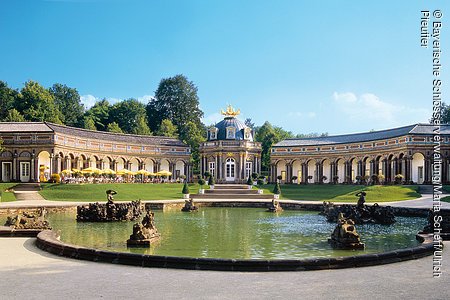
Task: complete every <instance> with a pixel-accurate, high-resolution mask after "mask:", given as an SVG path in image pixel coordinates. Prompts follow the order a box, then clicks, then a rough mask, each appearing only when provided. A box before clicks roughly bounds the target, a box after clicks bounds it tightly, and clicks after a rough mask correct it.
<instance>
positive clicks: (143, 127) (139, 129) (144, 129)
mask: <svg viewBox="0 0 450 300" xmlns="http://www.w3.org/2000/svg"><path fill="white" fill-rule="evenodd" d="M133 133H134V134H140V135H152V131H151V130H150V128H149V127H148V125H147V119H146V117H145V116H139V117H137V121H136V126H135V127H134V128H133Z"/></svg>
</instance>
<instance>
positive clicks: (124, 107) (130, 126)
mask: <svg viewBox="0 0 450 300" xmlns="http://www.w3.org/2000/svg"><path fill="white" fill-rule="evenodd" d="M145 117H146V111H145V105H144V104H143V103H141V102H139V101H137V100H136V99H132V98H131V99H128V100H124V101H120V102H117V103H116V104H114V105H113V106H112V108H111V110H110V112H109V121H110V122H116V123H117V124H119V126H120V128H122V130H123V131H124V132H125V133H135V132H136V128H137V123H138V121H139V119H141V118H145Z"/></svg>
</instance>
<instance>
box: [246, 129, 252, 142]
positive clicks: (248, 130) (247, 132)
mask: <svg viewBox="0 0 450 300" xmlns="http://www.w3.org/2000/svg"><path fill="white" fill-rule="evenodd" d="M250 138H251V132H250V128H245V132H244V139H246V140H249V139H250Z"/></svg>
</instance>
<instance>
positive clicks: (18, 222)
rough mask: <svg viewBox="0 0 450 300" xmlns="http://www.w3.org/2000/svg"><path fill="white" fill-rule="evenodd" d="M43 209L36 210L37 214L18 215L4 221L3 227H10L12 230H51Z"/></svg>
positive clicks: (25, 213)
mask: <svg viewBox="0 0 450 300" xmlns="http://www.w3.org/2000/svg"><path fill="white" fill-rule="evenodd" d="M46 213H47V212H46V210H45V208H43V207H41V208H39V209H38V212H37V214H33V213H30V212H22V213H18V214H17V215H15V216H14V217H8V218H7V219H6V223H5V226H10V227H12V228H14V229H52V227H51V226H50V224H49V223H48V221H47V220H45V215H46Z"/></svg>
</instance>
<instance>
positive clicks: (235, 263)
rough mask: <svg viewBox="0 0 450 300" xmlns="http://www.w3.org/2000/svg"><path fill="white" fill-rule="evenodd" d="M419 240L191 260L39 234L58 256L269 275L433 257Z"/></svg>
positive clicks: (427, 243) (427, 242)
mask: <svg viewBox="0 0 450 300" xmlns="http://www.w3.org/2000/svg"><path fill="white" fill-rule="evenodd" d="M417 238H418V239H419V240H420V241H423V243H422V244H421V245H419V246H417V247H413V248H407V249H400V250H395V251H389V252H384V253H378V254H364V255H356V256H348V257H336V258H312V259H298V260H295V259H286V260H283V259H277V260H258V259H218V258H190V257H174V256H157V255H144V254H135V253H125V252H112V251H105V250H96V249H90V248H85V247H80V246H75V245H70V244H66V243H63V242H61V241H60V240H59V239H58V235H57V234H56V233H55V232H54V231H50V230H45V231H42V232H41V233H39V234H38V236H37V240H36V245H37V246H38V247H39V248H40V249H42V250H44V251H47V252H50V253H53V254H56V255H60V256H65V257H70V258H75V259H81V260H89V261H96V262H107V263H114V264H123V265H133V266H140V267H153V268H175V269H190V270H214V271H244V272H269V271H310V270H326V269H341V268H353V267H365V266H374V265H381V264H387V263H393V262H400V261H405V260H411V259H417V258H421V257H424V256H428V255H431V254H433V251H434V249H433V243H432V235H418V236H417Z"/></svg>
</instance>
